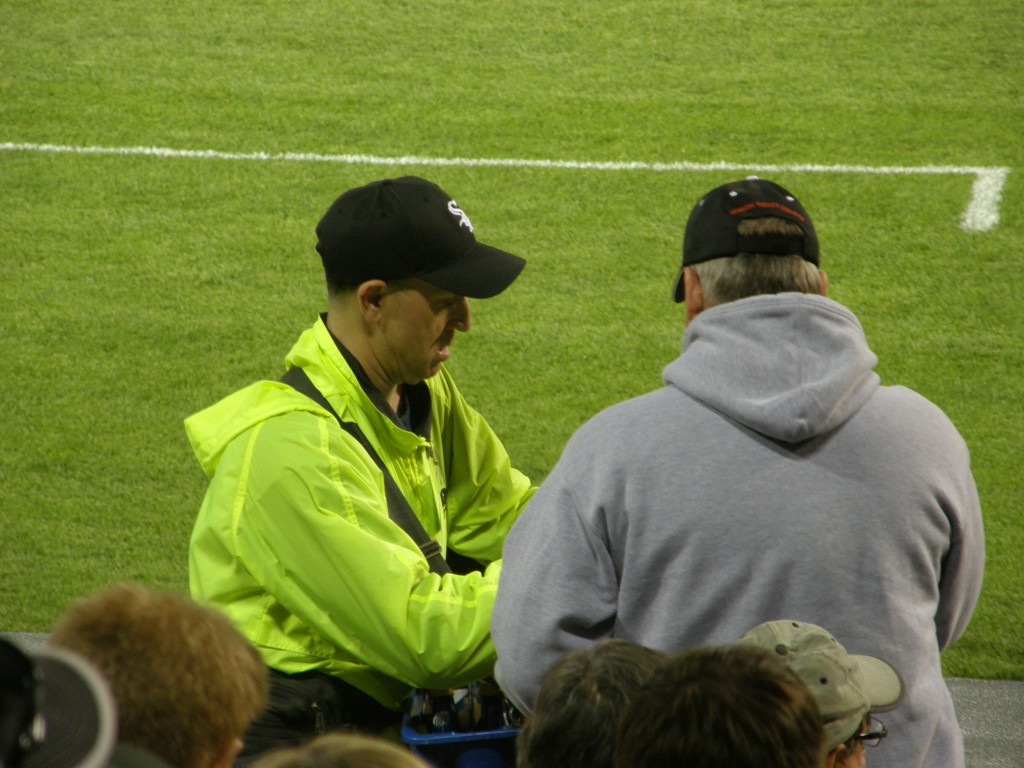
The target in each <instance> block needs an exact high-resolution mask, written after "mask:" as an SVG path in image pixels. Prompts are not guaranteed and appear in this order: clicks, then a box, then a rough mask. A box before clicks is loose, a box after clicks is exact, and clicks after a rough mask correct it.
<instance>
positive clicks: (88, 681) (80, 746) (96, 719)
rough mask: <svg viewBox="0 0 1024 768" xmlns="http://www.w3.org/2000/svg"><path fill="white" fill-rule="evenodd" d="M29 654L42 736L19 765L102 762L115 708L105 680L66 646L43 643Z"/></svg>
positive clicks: (112, 734) (109, 746)
mask: <svg viewBox="0 0 1024 768" xmlns="http://www.w3.org/2000/svg"><path fill="white" fill-rule="evenodd" d="M32 656H33V658H34V660H35V665H36V668H37V670H38V671H39V674H40V677H41V679H42V685H43V690H42V697H41V701H42V706H41V709H42V713H43V717H44V718H45V721H46V736H45V738H44V739H43V741H42V742H41V743H40V744H39V746H38V747H37V748H35V749H34V750H32V751H31V752H30V753H29V754H28V755H26V756H25V759H24V760H23V761H22V762H21V766H22V768H46V766H54V765H66V766H75V768H102V766H106V765H107V763H108V761H109V759H110V755H111V753H112V752H113V751H114V744H115V742H116V740H117V710H116V707H115V704H114V697H113V695H112V694H111V693H110V689H109V687H108V686H107V683H106V681H105V680H104V679H103V677H102V676H101V675H100V674H99V672H97V671H96V670H95V669H94V668H93V667H92V666H91V665H90V664H89V663H88V662H86V661H85V660H84V659H82V658H81V657H79V656H77V655H75V654H72V653H70V652H68V651H65V650H62V649H58V648H50V647H47V648H41V649H39V650H38V651H36V652H34V653H33V654H32Z"/></svg>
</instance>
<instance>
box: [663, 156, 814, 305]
mask: <svg viewBox="0 0 1024 768" xmlns="http://www.w3.org/2000/svg"><path fill="white" fill-rule="evenodd" d="M767 216H770V217H775V218H779V219H785V220H786V221H791V222H792V223H794V224H796V225H797V226H799V227H800V229H802V230H803V236H802V237H801V236H791V237H787V236H782V235H740V234H739V232H738V226H739V222H740V221H743V220H744V219H757V218H764V217H767ZM742 253H757V254H770V255H777V256H788V255H797V256H801V257H802V258H803V259H804V260H805V261H809V262H811V263H812V264H815V265H817V264H818V236H817V234H816V233H815V231H814V224H812V223H811V217H810V216H809V215H808V213H807V211H805V210H804V207H803V206H802V205H801V204H800V201H799V200H797V199H796V197H794V196H793V195H792V194H790V193H789V192H788V191H787V190H785V189H783V188H782V187H780V186H779V185H778V184H776V183H775V182H772V181H766V180H764V179H758V178H756V177H753V176H752V177H750V178H747V179H743V180H742V181H732V182H729V183H728V184H723V185H722V186H720V187H716V188H715V189H713V190H711V191H710V192H708V193H707V194H706V195H704V196H703V197H701V199H700V200H698V201H697V204H696V205H695V206H694V207H693V210H692V211H691V212H690V217H689V219H688V220H687V222H686V231H685V233H684V235H683V267H684V268H685V267H689V266H692V265H694V264H700V263H701V262H704V261H711V260H712V259H718V258H722V257H725V256H736V255H737V254H742ZM673 297H674V298H675V300H676V301H677V302H680V301H682V300H683V276H682V270H680V274H679V277H678V278H677V280H676V285H675V291H674V293H673Z"/></svg>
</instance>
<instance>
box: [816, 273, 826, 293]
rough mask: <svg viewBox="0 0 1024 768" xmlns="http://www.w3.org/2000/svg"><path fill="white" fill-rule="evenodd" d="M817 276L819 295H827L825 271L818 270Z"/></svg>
mask: <svg viewBox="0 0 1024 768" xmlns="http://www.w3.org/2000/svg"><path fill="white" fill-rule="evenodd" d="M818 276H819V277H820V278H821V295H822V296H827V295H828V275H826V274H825V270H823V269H819V270H818Z"/></svg>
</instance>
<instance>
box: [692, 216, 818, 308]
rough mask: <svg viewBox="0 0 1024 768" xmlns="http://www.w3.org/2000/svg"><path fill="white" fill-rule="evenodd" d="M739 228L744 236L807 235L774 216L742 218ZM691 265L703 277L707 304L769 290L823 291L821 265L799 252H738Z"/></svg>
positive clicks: (721, 302)
mask: <svg viewBox="0 0 1024 768" xmlns="http://www.w3.org/2000/svg"><path fill="white" fill-rule="evenodd" d="M738 231H739V234H740V235H755V234H763V235H803V231H802V230H801V229H800V227H798V226H797V225H795V224H792V223H790V222H787V221H784V220H783V219H778V218H771V217H766V218H759V219H746V220H744V221H741V222H740V223H739V227H738ZM690 268H691V269H692V270H693V271H694V272H696V273H697V277H698V278H700V287H701V293H702V294H703V295H704V306H705V307H713V306H716V305H718V304H725V303H726V302H730V301H736V300H737V299H745V298H747V297H748V296H759V295H761V294H767V293H785V292H789V291H795V292H797V293H813V294H820V293H821V273H820V272H819V270H818V267H817V266H816V265H814V264H812V263H811V262H809V261H804V259H803V257H801V256H799V255H796V254H794V255H792V256H777V255H770V254H759V253H738V254H736V255H735V256H724V257H722V258H719V259H712V260H711V261H705V262H701V263H699V264H694V265H693V266H692V267H690Z"/></svg>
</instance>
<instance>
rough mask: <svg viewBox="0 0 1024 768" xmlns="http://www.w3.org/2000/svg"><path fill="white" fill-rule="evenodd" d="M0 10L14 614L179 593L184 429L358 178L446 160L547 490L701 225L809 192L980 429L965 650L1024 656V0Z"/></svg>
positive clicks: (882, 340)
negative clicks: (978, 539)
mask: <svg viewBox="0 0 1024 768" xmlns="http://www.w3.org/2000/svg"><path fill="white" fill-rule="evenodd" d="M0 12H2V15H3V18H4V19H5V23H4V24H3V25H0V180H2V184H0V211H2V213H0V264H2V273H0V274H2V279H0V308H2V309H0V312H2V317H3V330H4V333H3V345H2V351H3V361H4V363H5V365H4V366H3V369H2V371H0V406H2V407H0V419H2V421H0V434H2V436H3V438H2V439H3V443H2V451H0V522H2V527H0V530H2V534H0V536H2V539H0V541H2V547H0V629H2V630H9V631H47V630H48V629H49V628H50V627H51V625H52V622H53V621H54V619H55V618H56V617H57V616H58V615H59V614H60V612H61V611H63V610H64V608H65V607H66V606H67V604H68V603H69V601H71V600H72V599H73V598H75V597H77V596H79V595H82V594H85V593H88V592H90V591H92V590H94V589H96V588H99V587H101V586H102V585H105V584H107V583H110V582H112V581H117V580H122V579H131V580H138V581H142V582H145V583H147V584H151V585H157V586H164V587H174V588H184V587H185V585H186V563H187V544H188V537H189V533H190V530H191V524H192V520H193V517H194V514H195V512H196V510H197V509H198V506H199V503H200V500H201V498H202V494H203V491H204V488H205V478H204V476H203V475H202V473H201V472H200V470H199V468H198V465H197V464H196V463H195V461H194V459H193V457H192V455H191V451H190V449H189V447H188V444H187V442H186V440H185V435H184V431H183V429H182V420H183V419H184V418H185V416H187V415H189V414H190V413H192V412H194V411H196V410H198V409H199V408H201V407H204V406H205V405H208V404H210V403H211V402H213V401H214V400H216V399H218V398H220V397H221V396H223V395H225V394H227V393H228V392H230V391H232V390H233V389H235V388H237V387H239V386H241V385H244V384H246V383H248V382H250V381H252V380H254V379H257V378H265V377H276V376H277V375H279V374H280V373H281V372H282V368H283V363H282V361H283V357H284V354H285V352H286V351H287V349H288V348H289V346H290V345H291V343H292V341H293V340H294V338H295V337H296V336H297V335H298V333H299V332H300V331H301V330H302V329H303V328H305V327H306V326H307V325H309V324H310V323H311V322H312V320H313V319H314V318H315V316H316V313H317V312H318V311H319V310H321V309H322V308H323V306H324V291H323V287H322V280H321V274H320V267H319V262H318V259H317V256H316V254H315V252H314V250H313V244H314V235H313V228H314V226H315V223H316V221H317V219H318V218H319V217H320V215H321V213H322V212H323V210H324V209H326V207H327V205H328V204H329V203H330V202H331V201H332V200H333V199H334V198H335V197H336V196H337V195H338V194H340V192H342V191H344V190H345V189H347V188H348V187H350V186H354V185H357V184H361V183H365V182H366V181H370V180H372V179H374V178H379V177H383V176H390V175H401V174H405V173H415V174H419V175H423V176H427V177H429V178H431V179H433V180H434V181H436V182H438V183H439V184H441V186H442V187H444V188H445V189H446V190H448V191H449V192H451V193H452V194H453V196H455V197H456V199H457V200H458V201H459V203H460V205H461V206H462V207H463V208H464V209H465V210H466V211H467V213H468V214H469V215H470V216H471V218H472V220H473V223H474V225H475V226H476V230H477V234H478V235H479V236H480V237H481V239H482V240H484V241H485V242H490V243H493V244H495V245H498V246H500V247H504V248H507V249H509V250H513V251H516V252H519V253H521V254H522V255H524V256H525V257H526V258H527V259H528V260H529V265H528V267H527V269H526V271H525V272H524V273H523V276H522V277H521V279H520V280H519V281H518V282H517V283H516V284H515V286H513V288H512V289H511V290H509V291H508V292H507V293H505V294H503V295H502V296H500V297H498V298H496V299H493V300H489V301H484V302H476V303H475V304H474V305H473V310H474V313H475V314H474V329H473V332H472V333H470V334H467V335H465V336H462V337H460V338H459V339H458V340H457V342H456V346H455V358H454V360H453V362H452V365H451V367H452V369H453V370H454V372H455V374H456V376H457V378H458V380H459V382H460V386H461V387H462V388H463V390H464V391H465V393H466V394H467V395H468V396H469V398H470V399H471V401H472V402H473V403H474V404H475V405H476V406H477V407H478V408H479V409H480V410H481V411H482V412H483V413H485V414H486V415H487V416H488V417H489V419H490V420H491V422H492V424H493V425H494V426H495V428H496V429H497V430H498V432H499V434H501V435H502V436H503V438H504V439H505V441H506V443H507V446H508V448H509V450H510V452H511V454H512V456H513V459H514V460H515V461H516V463H517V464H518V465H519V466H520V467H521V468H523V469H524V470H525V471H527V472H528V473H529V474H531V475H532V476H533V477H534V479H536V480H538V481H539V480H541V479H543V477H544V476H545V474H546V473H547V472H548V471H549V470H550V468H551V467H552V466H553V464H554V462H555V461H556V460H557V458H558V455H559V453H560V450H561V447H562V445H563V444H564V442H565V441H566V439H567V438H568V437H569V435H570V434H571V433H572V432H573V431H574V430H575V429H576V428H577V427H578V426H579V425H580V424H581V423H582V422H583V421H584V420H585V419H587V418H588V417H589V416H590V415H592V414H593V413H594V412H595V411H596V410H598V409H600V408H602V407H604V406H606V405H608V404H611V403H613V402H615V401H618V400H621V399H623V398H625V397H629V396H632V395H636V394H639V393H641V392H644V391H648V390H650V389H653V388H655V387H657V386H659V384H660V371H661V368H662V367H663V365H664V364H665V363H667V362H668V361H669V360H670V359H671V358H672V357H673V356H674V355H675V354H676V352H677V350H678V346H679V341H680V338H681V335H682V330H683V312H682V309H681V307H679V306H677V305H675V304H673V303H672V302H671V301H669V291H670V287H671V284H672V280H673V278H674V276H675V271H676V269H677V268H678V260H679V250H680V243H681V237H682V226H683V221H684V218H685V215H686V213H687V212H688V210H689V207H690V206H691V205H692V203H693V201H694V200H695V199H696V197H697V196H698V195H699V194H700V193H702V192H704V191H705V190H707V189H709V188H710V187H712V186H715V185H717V184H719V183H722V182H724V181H727V180H730V179H731V178H734V177H739V176H743V175H747V174H748V173H757V174H758V175H762V176H765V177H769V178H773V179H775V180H777V181H779V182H781V183H782V184H784V185H785V186H787V187H789V188H790V189H792V190H793V191H794V192H796V193H797V194H798V195H799V196H800V197H801V199H802V201H803V202H804V203H805V205H806V206H807V207H808V208H809V210H810V211H811V212H812V215H814V217H815V220H816V223H817V227H818V231H819V236H820V238H821V241H822V248H823V257H822V258H823V266H824V267H825V269H826V270H827V271H828V273H829V278H830V285H831V295H832V297H833V298H835V299H837V300H839V301H841V302H843V303H844V304H846V305H848V306H849V307H850V308H851V309H853V310H854V311H855V312H856V313H857V314H858V316H859V317H860V319H861V321H862V323H863V324H864V326H865V329H866V331H867V335H868V339H869V341H870V342H871V344H872V346H873V348H874V350H875V351H876V352H877V353H878V355H879V357H880V359H881V363H880V365H879V372H880V374H881V376H882V378H883V382H884V383H888V384H896V383H898V384H904V385H907V386H909V387H912V388H914V389H916V390H918V391H920V392H921V393H922V394H924V395H926V396H927V397H929V398H930V399H932V400H933V401H934V402H936V403H937V404H939V405H940V406H941V407H942V408H943V409H944V410H945V411H946V412H947V413H948V414H949V415H950V417H951V418H952V420H953V421H954V423H955V424H956V425H957V426H958V427H959V429H960V430H961V432H962V433H963V435H964V437H965V438H966V440H967V442H968V444H969V446H970V448H971V451H972V456H973V461H974V469H975V475H976V478H977V482H978V486H979V490H980V493H981V497H982V503H983V507H984V514H985V522H986V529H987V537H988V568H987V573H986V583H985V587H984V591H983V594H982V598H981V602H980V605H979V607H978V610H977V612H976V614H975V618H974V621H973V623H972V624H971V626H970V628H969V630H968V632H967V634H966V635H965V636H964V638H963V639H962V640H961V641H960V642H959V643H958V644H957V645H956V646H955V647H954V648H952V649H950V650H949V651H947V652H946V654H945V657H944V663H945V665H946V672H947V674H949V675H952V676H966V677H988V678H1010V679H1024V641H1022V640H1021V637H1020V633H1019V628H1020V627H1021V626H1022V625H1024V600H1022V597H1024V576H1022V572H1024V569H1022V567H1021V565H1020V563H1021V555H1020V551H1021V549H1022V546H1024V511H1022V510H1024V492H1022V477H1024V471H1022V466H1021V464H1022V439H1021V435H1022V434H1024V384H1022V378H1024V377H1022V374H1024V355H1022V352H1021V344H1022V341H1024V300H1022V296H1024V292H1022V284H1024V281H1022V277H1021V274H1022V271H1024V220H1022V215H1021V210H1022V206H1021V201H1022V199H1024V183H1022V174H1021V169H1022V168H1024V162H1022V160H1024V142H1022V140H1021V125H1024V14H1021V12H1020V6H1019V3H1018V2H1017V0H972V2H967V0H947V1H945V2H941V3H939V2H919V3H907V4H895V3H884V4H883V3H875V4H863V3H854V2H849V0H812V1H810V2H805V3H791V2H781V0H769V1H767V2H760V3H750V2H733V3H722V2H710V0H696V1H694V2H687V3H680V2H668V1H667V0H652V1H651V2H634V3H612V2H607V3H605V2H593V3H574V2H564V1H563V2H537V1H535V0H526V1H525V2H524V1H523V0H520V1H519V2H511V1H510V0H494V1H493V2H483V3H475V4H468V3H457V2H450V1H445V2H418V3H414V2H401V1H398V0H395V1H392V2H389V1H388V0H377V1H375V2H370V1H369V0H359V1H357V2H351V1H349V2H334V3H329V2H326V1H324V0H317V1H315V2H295V3H274V2H248V3H234V4H227V3H200V2H197V1H196V0H177V1H172V2H153V1H152V0H141V1H137V2H127V1H125V0H97V2H94V3H87V4H83V3H70V2H66V1H60V2H48V3H40V4H32V3H23V2H14V0H0ZM139 147H148V148H162V149H164V150H169V151H167V152H162V153H160V152H157V153H151V154H144V153H140V152H138V151H136V150H133V149H132V148H139ZM97 148H104V149H103V151H99V150H98V149H97ZM202 150H213V151H215V152H217V153H221V154H214V155H204V154H201V152H200V153H199V154H194V155H188V154H183V153H187V152H188V151H197V152H199V151H202ZM289 153H290V154H289ZM300 155H305V157H301V156H300ZM343 156H348V158H347V159H345V157H343ZM401 158H406V159H405V160H400V159H401ZM417 158H418V159H417ZM473 161H475V162H473ZM492 161H493V162H492ZM501 161H508V162H501ZM514 161H518V162H514ZM588 163H591V164H597V165H588ZM600 164H606V165H600ZM631 164H632V165H631ZM716 164H717V165H716ZM1000 169H1002V170H1000ZM979 211H980V212H981V214H982V215H981V217H980V219H979V218H978V216H977V214H978V212H979ZM978 221H981V222H982V224H981V225H978ZM971 222H974V225H973V228H972V225H971ZM877 534H878V535H879V536H883V535H884V531H878V532H877ZM864 588H865V590H866V591H868V592H870V590H871V585H870V584H865V585H864Z"/></svg>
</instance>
